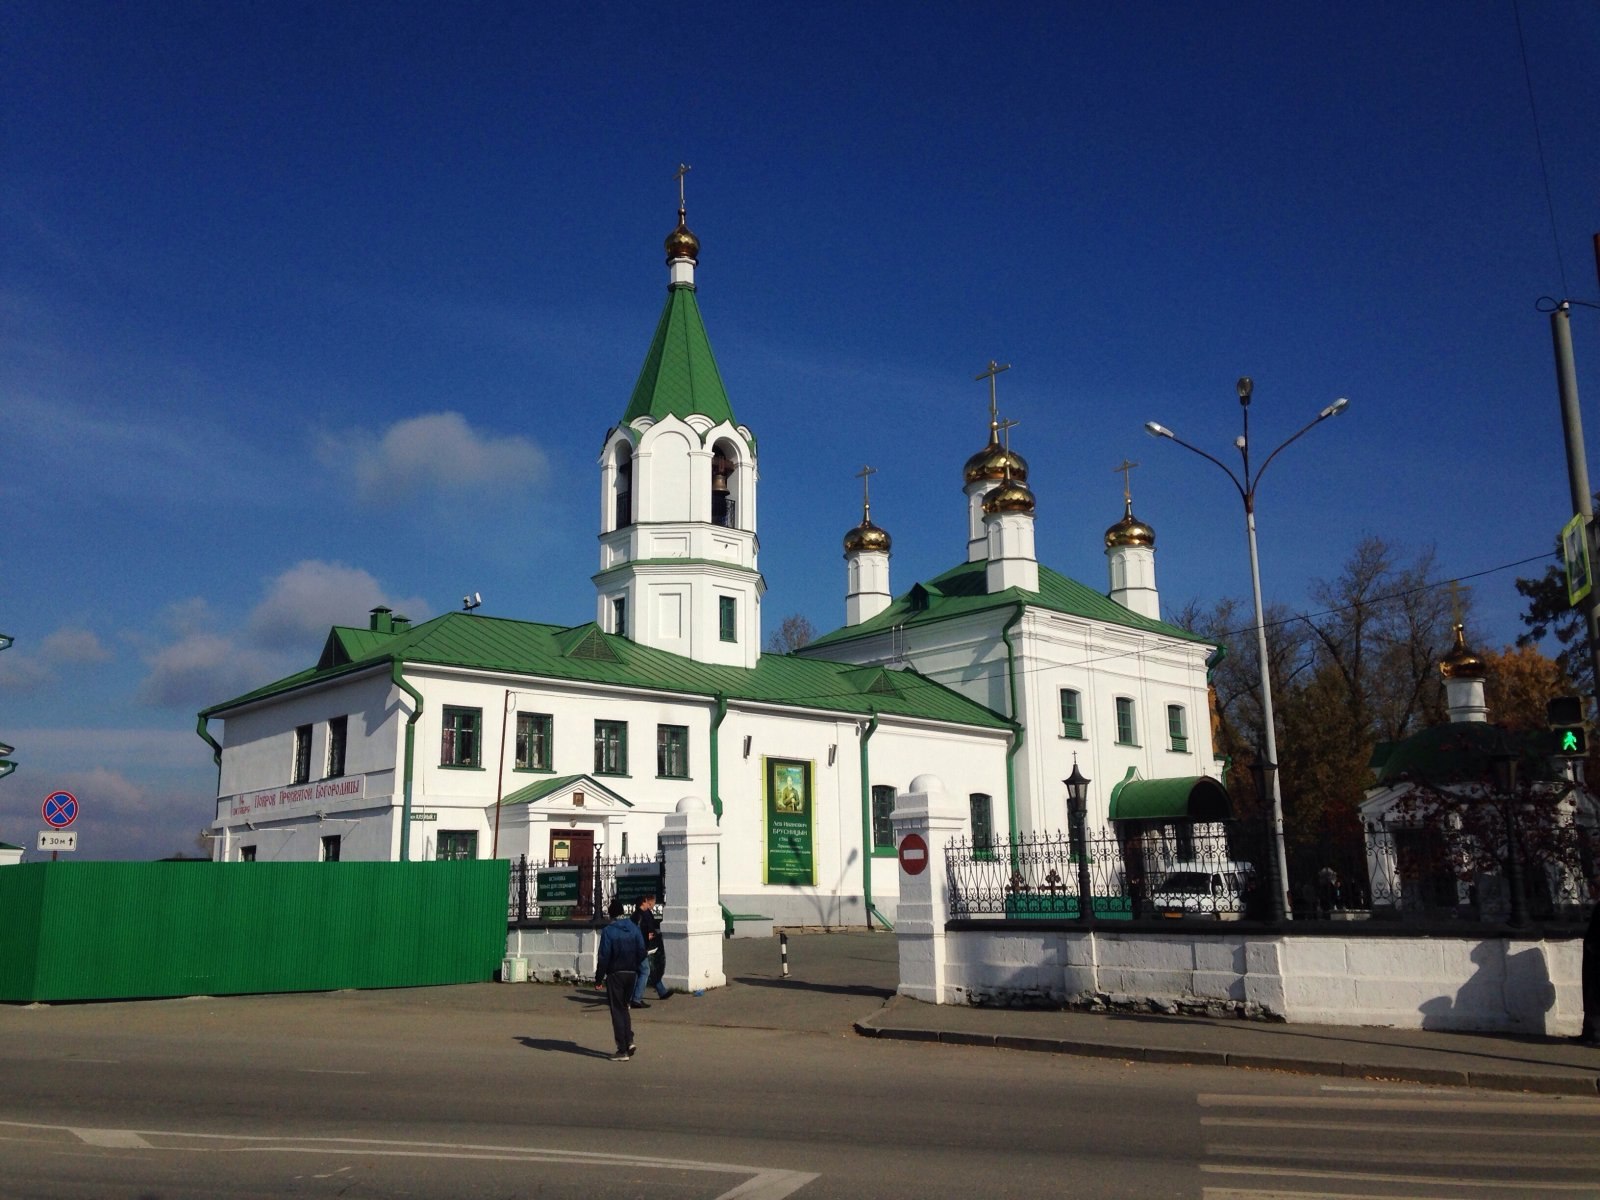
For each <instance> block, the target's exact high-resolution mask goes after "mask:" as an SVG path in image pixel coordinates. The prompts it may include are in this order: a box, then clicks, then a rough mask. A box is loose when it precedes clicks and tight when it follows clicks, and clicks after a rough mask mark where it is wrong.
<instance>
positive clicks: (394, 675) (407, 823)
mask: <svg viewBox="0 0 1600 1200" xmlns="http://www.w3.org/2000/svg"><path fill="white" fill-rule="evenodd" d="M389 678H390V679H392V680H393V681H394V685H395V687H397V688H399V689H400V690H401V691H402V692H404V693H405V694H406V695H408V696H410V697H411V702H412V703H411V716H410V717H408V718H407V719H406V773H405V800H404V801H403V802H402V804H401V806H400V861H401V862H410V861H411V766H412V759H413V758H414V757H415V755H414V751H415V750H416V746H417V741H416V730H417V718H418V717H420V716H421V715H422V693H421V692H419V691H417V689H416V688H414V687H412V686H411V685H410V684H409V683H407V682H406V681H405V677H404V676H403V675H401V674H400V660H399V659H398V658H392V659H390V660H389Z"/></svg>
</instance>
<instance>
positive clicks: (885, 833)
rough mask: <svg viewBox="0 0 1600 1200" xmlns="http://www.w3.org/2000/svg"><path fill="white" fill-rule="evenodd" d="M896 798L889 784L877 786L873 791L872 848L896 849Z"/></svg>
mask: <svg viewBox="0 0 1600 1200" xmlns="http://www.w3.org/2000/svg"><path fill="white" fill-rule="evenodd" d="M894 796H895V792H894V789H893V788H892V787H889V786H888V785H887V784H881V783H880V784H877V785H875V786H874V787H873V789H872V848H873V849H874V850H889V851H892V850H893V849H894V819H893V818H894Z"/></svg>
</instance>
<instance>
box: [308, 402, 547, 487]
mask: <svg viewBox="0 0 1600 1200" xmlns="http://www.w3.org/2000/svg"><path fill="white" fill-rule="evenodd" d="M317 457H318V459H319V460H320V461H321V462H322V463H323V464H324V465H325V466H328V467H335V468H347V469H349V470H350V471H351V472H352V474H353V477H354V480H355V484H356V493H357V495H358V496H359V497H360V498H361V499H362V500H363V501H364V502H367V503H371V504H376V503H381V502H384V501H388V500H393V499H395V498H396V497H409V496H414V495H416V494H418V493H420V492H425V491H433V492H443V493H453V494H459V493H462V492H466V491H469V490H478V489H482V488H486V487H494V488H501V489H505V488H525V487H529V486H532V485H534V484H536V483H538V482H540V481H541V480H542V479H543V478H544V476H545V470H546V463H545V455H544V451H543V450H541V449H540V448H539V447H538V446H536V445H535V444H534V443H533V442H531V441H529V440H528V439H527V438H524V437H515V436H513V437H500V438H497V437H493V436H490V435H487V434H482V433H479V432H478V431H476V430H474V429H473V428H472V427H471V426H470V425H468V424H467V421H466V418H465V417H463V416H462V415H461V414H460V413H457V412H439V413H428V414H426V415H424V416H420V417H410V418H407V419H406V420H404V421H398V422H396V423H395V424H393V425H391V426H389V427H388V429H386V430H382V431H381V432H379V431H370V430H351V431H347V432H344V433H341V434H324V435H322V437H321V438H320V439H319V440H318V444H317Z"/></svg>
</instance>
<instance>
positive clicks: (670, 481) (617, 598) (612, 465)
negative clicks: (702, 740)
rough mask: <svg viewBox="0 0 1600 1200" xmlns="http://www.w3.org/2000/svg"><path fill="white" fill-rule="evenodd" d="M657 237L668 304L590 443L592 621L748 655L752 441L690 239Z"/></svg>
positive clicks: (756, 644) (638, 636) (723, 656)
mask: <svg viewBox="0 0 1600 1200" xmlns="http://www.w3.org/2000/svg"><path fill="white" fill-rule="evenodd" d="M688 170H689V168H688V167H687V166H680V167H679V168H678V174H677V179H678V224H677V227H676V228H675V229H673V231H672V232H671V233H669V234H668V235H667V240H666V253H667V271H668V282H667V302H666V306H665V308H664V309H663V310H662V313H661V319H660V320H659V321H658V322H657V324H656V332H655V336H654V337H653V338H652V339H651V342H650V349H649V351H648V352H647V353H646V354H645V360H644V366H643V368H642V369H641V370H640V372H639V379H638V382H637V383H635V384H634V388H633V396H632V398H631V399H630V400H629V402H628V407H627V410H626V411H625V412H624V413H623V415H622V421H621V422H620V423H619V424H618V425H617V426H616V427H615V428H613V429H612V430H611V431H610V433H608V434H607V435H606V441H605V446H604V447H603V448H602V450H601V452H600V464H599V465H600V570H599V571H598V572H597V573H596V574H595V575H594V577H593V578H594V585H595V605H596V616H595V620H596V621H597V623H598V624H599V626H600V628H601V629H604V630H605V631H606V632H608V633H615V634H619V635H621V636H624V637H627V638H629V639H631V640H632V641H635V642H638V643H639V644H640V645H644V646H653V647H656V648H657V649H660V650H668V651H671V652H672V653H674V654H682V655H684V656H685V657H688V658H692V659H694V660H696V661H697V662H704V663H716V664H719V665H723V666H738V667H753V666H755V665H756V660H757V659H758V658H759V657H760V654H761V597H762V594H763V593H764V592H765V591H766V584H765V582H764V581H763V580H762V578H761V572H760V570H759V569H758V567H757V565H756V549H757V539H756V481H757V477H758V476H757V470H756V442H755V437H754V435H752V434H751V432H750V430H749V429H747V428H746V427H745V426H743V425H740V424H738V423H737V422H736V421H735V420H734V416H733V409H732V406H731V405H730V404H729V403H728V394H727V392H726V391H725V390H724V389H723V386H722V376H721V374H720V373H719V372H718V370H717V363H716V359H715V358H714V357H713V355H712V353H711V342H710V340H709V339H708V338H707V336H706V330H705V325H704V323H703V322H702V320H701V317H700V308H699V305H698V303H697V302H696V299H695V278H694V273H695V267H696V265H697V264H698V262H699V257H700V239H699V238H697V237H695V235H694V234H693V233H691V232H690V231H689V227H688V225H687V224H686V223H685V207H684V203H683V177H684V175H685V173H687V171H688Z"/></svg>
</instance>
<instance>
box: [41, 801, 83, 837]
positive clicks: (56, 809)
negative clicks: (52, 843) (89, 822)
mask: <svg viewBox="0 0 1600 1200" xmlns="http://www.w3.org/2000/svg"><path fill="white" fill-rule="evenodd" d="M39 811H40V812H42V813H43V814H44V823H45V824H46V825H48V826H50V828H51V829H65V828H66V827H67V826H68V825H71V824H72V823H73V822H74V821H76V820H77V819H78V798H77V797H76V796H74V795H73V794H72V793H71V792H51V793H50V794H49V795H48V796H46V797H45V798H44V803H43V804H42V805H40V806H39Z"/></svg>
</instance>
